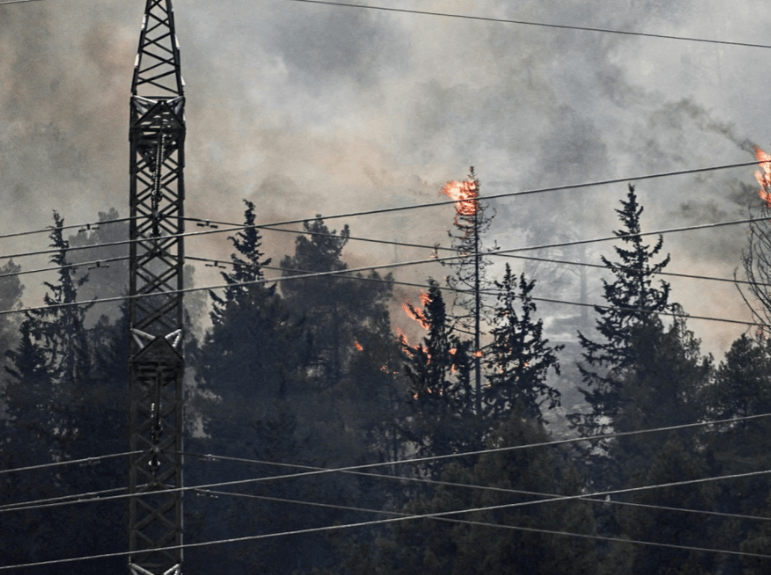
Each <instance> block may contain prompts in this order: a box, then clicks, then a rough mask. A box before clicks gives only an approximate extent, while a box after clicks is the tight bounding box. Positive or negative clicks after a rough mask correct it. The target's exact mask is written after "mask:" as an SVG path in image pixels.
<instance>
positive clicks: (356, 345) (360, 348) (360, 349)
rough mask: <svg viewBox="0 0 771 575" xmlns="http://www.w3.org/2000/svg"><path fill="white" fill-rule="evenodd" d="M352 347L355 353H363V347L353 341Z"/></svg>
mask: <svg viewBox="0 0 771 575" xmlns="http://www.w3.org/2000/svg"><path fill="white" fill-rule="evenodd" d="M353 347H355V348H356V351H364V347H363V346H362V345H361V344H360V343H359V342H358V341H356V340H355V339H354V340H353Z"/></svg>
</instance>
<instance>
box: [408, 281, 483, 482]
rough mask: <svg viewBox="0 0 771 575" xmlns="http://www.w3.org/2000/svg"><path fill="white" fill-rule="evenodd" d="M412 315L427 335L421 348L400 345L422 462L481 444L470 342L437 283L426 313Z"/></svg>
mask: <svg viewBox="0 0 771 575" xmlns="http://www.w3.org/2000/svg"><path fill="white" fill-rule="evenodd" d="M412 311H413V313H414V314H415V315H417V316H419V317H421V319H422V321H423V322H424V323H425V325H426V327H427V329H428V333H427V334H426V336H425V337H424V338H423V341H422V342H421V343H419V344H418V345H416V346H412V345H410V344H409V343H408V342H407V341H406V340H405V339H404V338H402V340H401V343H402V348H403V351H404V369H405V373H406V375H407V378H408V381H409V390H408V393H409V396H410V398H408V402H409V411H410V412H411V413H412V417H411V418H410V419H409V421H408V425H407V427H406V428H405V432H406V434H407V438H408V439H409V440H410V441H411V442H412V443H413V444H414V445H415V448H416V449H417V452H418V453H419V454H420V455H421V456H430V455H446V454H448V453H452V452H455V451H459V450H463V449H464V448H468V447H469V446H470V445H473V444H474V442H475V441H476V440H478V439H479V438H478V437H475V436H477V433H475V431H474V430H473V426H472V422H473V419H474V410H473V406H472V401H473V392H472V389H471V380H470V376H471V362H470V356H471V354H470V342H469V341H468V340H465V341H464V340H461V339H460V338H459V337H458V335H457V334H456V332H455V328H454V327H453V325H452V324H451V322H450V318H449V317H448V315H447V308H446V305H445V302H444V298H443V297H442V291H441V289H440V288H439V285H438V284H437V283H436V281H434V280H429V288H428V292H427V298H426V299H425V304H424V307H423V309H422V310H415V309H414V308H412ZM434 472H435V473H436V470H435V469H434Z"/></svg>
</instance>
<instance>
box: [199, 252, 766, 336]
mask: <svg viewBox="0 0 771 575" xmlns="http://www.w3.org/2000/svg"><path fill="white" fill-rule="evenodd" d="M185 257H186V259H189V260H194V261H201V262H215V263H217V264H220V263H223V264H230V265H237V264H235V263H234V262H228V261H225V260H212V259H210V258H199V257H194V256H185ZM510 257H516V256H510ZM243 265H245V266H246V265H248V264H245V263H243ZM215 267H219V266H218V265H217V266H215ZM261 267H262V269H270V270H277V271H289V272H297V273H299V274H307V273H310V272H307V271H301V270H291V269H287V268H280V267H276V266H261ZM342 271H355V270H342ZM293 277H300V276H281V278H275V277H274V278H266V279H265V280H264V281H265V282H267V283H269V282H271V281H276V280H277V279H291V278H293ZM339 277H342V278H345V279H352V280H356V281H367V282H374V283H383V284H389V285H399V286H406V287H414V288H419V289H423V290H426V289H429V288H430V287H431V286H430V285H426V284H425V283H416V282H406V281H402V280H395V279H389V278H383V277H371V276H370V277H367V276H362V275H356V276H349V275H345V274H342V273H341V274H339ZM686 277H687V276H686ZM702 279H711V278H702ZM714 279H716V280H720V279H721V278H714ZM722 281H731V280H722ZM736 283H749V282H744V281H740V280H737V281H736ZM227 285H228V286H230V285H232V286H238V285H244V284H243V283H233V284H227ZM757 285H768V284H757ZM439 289H441V290H442V291H451V292H454V293H471V292H472V291H474V290H472V289H463V288H457V287H452V286H439ZM479 292H480V293H481V294H482V295H488V296H497V295H499V294H500V293H501V292H500V290H497V289H481V290H479ZM530 299H531V300H533V301H537V302H543V303H552V304H557V305H572V306H579V307H591V308H594V309H596V308H600V309H605V310H614V311H630V312H635V313H647V314H649V315H660V316H665V317H678V318H680V317H683V318H690V319H697V320H703V321H717V322H724V323H733V324H738V325H746V326H749V327H757V326H758V323H757V322H753V321H742V320H733V319H728V318H718V317H709V316H695V315H690V314H688V313H675V312H666V311H653V310H640V309H639V308H624V307H618V306H609V305H603V304H597V303H585V302H578V301H566V300H558V299H552V298H544V297H537V296H531V297H530Z"/></svg>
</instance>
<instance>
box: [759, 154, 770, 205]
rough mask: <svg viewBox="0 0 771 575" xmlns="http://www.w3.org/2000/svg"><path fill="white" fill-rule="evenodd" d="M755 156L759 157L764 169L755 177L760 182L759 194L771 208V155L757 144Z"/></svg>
mask: <svg viewBox="0 0 771 575" xmlns="http://www.w3.org/2000/svg"><path fill="white" fill-rule="evenodd" d="M755 157H756V158H757V159H758V162H759V163H760V167H761V169H762V170H763V171H762V172H755V179H757V180H758V183H759V184H760V190H758V195H759V196H760V199H761V200H763V201H764V202H766V205H767V206H768V207H769V208H771V192H769V187H771V155H769V154H767V153H765V152H764V151H763V150H761V149H760V148H759V147H757V146H755Z"/></svg>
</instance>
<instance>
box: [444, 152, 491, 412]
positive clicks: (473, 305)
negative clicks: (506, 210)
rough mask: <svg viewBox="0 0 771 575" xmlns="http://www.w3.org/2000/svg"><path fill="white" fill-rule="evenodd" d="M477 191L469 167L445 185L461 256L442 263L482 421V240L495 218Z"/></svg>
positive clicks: (484, 266) (452, 234)
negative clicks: (465, 338) (465, 339)
mask: <svg viewBox="0 0 771 575" xmlns="http://www.w3.org/2000/svg"><path fill="white" fill-rule="evenodd" d="M479 189H480V183H479V180H478V179H477V177H476V174H475V173H474V167H473V166H472V167H471V168H470V170H469V175H468V179H467V180H466V181H464V182H448V183H447V185H446V186H445V187H444V188H443V189H442V193H444V194H447V196H449V197H450V198H451V199H453V200H455V218H454V219H453V228H452V229H451V230H450V231H448V235H449V236H450V239H451V242H452V247H453V249H454V250H456V252H457V253H458V255H460V256H462V257H460V258H456V259H452V260H449V261H446V262H443V264H444V265H447V266H450V267H451V268H454V270H455V272H454V274H452V275H449V276H447V285H448V286H449V287H450V288H451V289H453V290H455V293H456V298H455V301H454V302H453V305H452V306H451V310H450V316H451V317H452V320H453V321H454V322H455V323H456V328H457V329H458V330H459V331H464V332H466V333H468V334H470V335H471V337H472V345H473V348H474V349H473V364H474V366H473V379H474V387H473V389H474V402H475V403H474V408H475V410H476V413H477V414H478V415H479V416H480V417H481V416H482V411H483V407H482V380H483V377H482V357H483V355H484V351H483V349H482V348H483V347H484V346H483V343H482V336H483V335H484V333H483V324H484V323H485V322H486V321H487V320H489V317H490V308H489V306H487V305H486V303H485V301H484V294H483V288H484V287H485V286H486V285H487V284H488V282H487V279H486V274H485V271H486V269H487V268H488V267H489V266H490V265H491V262H490V261H489V260H488V259H487V258H485V257H484V255H483V253H484V252H485V251H486V250H485V247H484V242H483V236H484V234H485V232H487V231H488V230H489V229H490V226H491V224H492V220H493V216H494V214H489V213H488V209H489V208H488V206H487V204H486V203H485V202H482V201H480V200H479V199H478V197H479Z"/></svg>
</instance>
